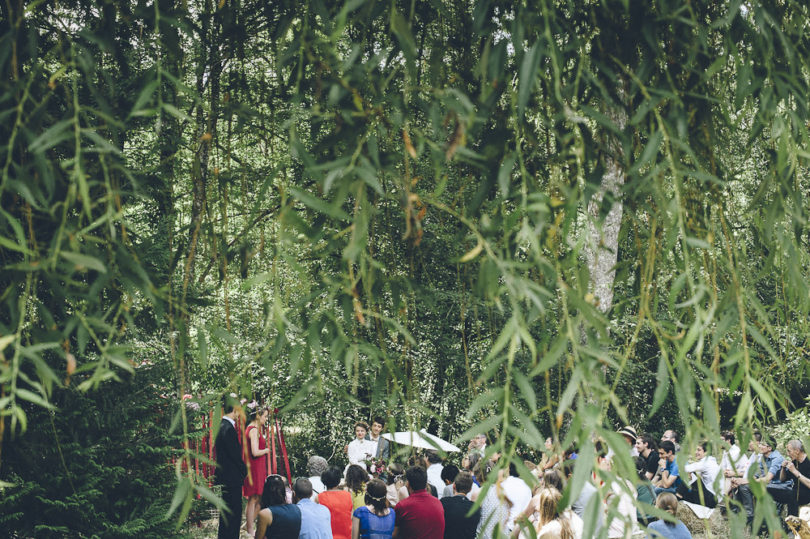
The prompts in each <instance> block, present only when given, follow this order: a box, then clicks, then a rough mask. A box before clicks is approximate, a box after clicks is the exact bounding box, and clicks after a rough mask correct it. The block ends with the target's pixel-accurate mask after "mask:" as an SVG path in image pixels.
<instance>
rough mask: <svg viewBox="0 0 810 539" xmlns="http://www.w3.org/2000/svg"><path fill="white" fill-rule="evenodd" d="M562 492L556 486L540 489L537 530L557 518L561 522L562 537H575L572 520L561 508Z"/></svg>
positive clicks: (563, 538) (572, 538)
mask: <svg viewBox="0 0 810 539" xmlns="http://www.w3.org/2000/svg"><path fill="white" fill-rule="evenodd" d="M561 498H562V494H561V493H560V491H559V490H557V489H556V488H553V487H551V488H549V487H546V488H543V489H541V490H540V502H539V504H538V507H537V511H538V513H539V514H540V518H539V519H538V520H537V531H538V532H539V531H540V529H541V528H542V527H543V526H545V525H546V524H548V523H549V522H552V521H554V520H557V521H558V522H559V523H560V539H574V532H573V530H572V529H571V522H570V521H569V520H568V517H567V516H565V515H564V514H563V513H562V512H560V510H559V505H560V499H561Z"/></svg>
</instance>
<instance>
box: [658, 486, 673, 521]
mask: <svg viewBox="0 0 810 539" xmlns="http://www.w3.org/2000/svg"><path fill="white" fill-rule="evenodd" d="M655 506H656V507H657V508H658V509H661V510H662V511H666V512H667V513H669V514H671V515H672V516H673V517H674V516H675V515H676V514H677V513H678V498H676V497H675V495H674V494H673V493H671V492H662V493H661V494H659V495H658V497H657V498H656V499H655ZM667 524H669V522H667Z"/></svg>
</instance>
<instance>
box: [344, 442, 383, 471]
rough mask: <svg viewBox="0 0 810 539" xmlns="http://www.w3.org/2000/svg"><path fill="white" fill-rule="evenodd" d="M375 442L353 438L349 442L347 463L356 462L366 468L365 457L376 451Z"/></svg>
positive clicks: (371, 455)
mask: <svg viewBox="0 0 810 539" xmlns="http://www.w3.org/2000/svg"><path fill="white" fill-rule="evenodd" d="M376 449H377V444H375V443H374V442H372V441H370V440H358V439H357V438H355V439H354V440H352V441H351V443H349V464H357V465H358V466H362V467H363V469H364V470H365V469H366V463H365V462H364V461H365V460H366V459H369V458H372V457H373V456H374V454H375V453H376Z"/></svg>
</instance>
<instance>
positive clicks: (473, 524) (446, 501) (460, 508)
mask: <svg viewBox="0 0 810 539" xmlns="http://www.w3.org/2000/svg"><path fill="white" fill-rule="evenodd" d="M445 469H446V468H445ZM472 485H473V482H472V474H471V473H470V472H459V473H458V474H456V478H455V480H454V481H453V484H452V489H453V494H452V495H450V496H445V497H444V498H442V499H441V504H442V508H444V539H474V538H475V530H476V528H477V527H478V521H479V520H480V519H481V509H476V510H475V512H473V513H472V514H470V510H471V509H472V507H473V502H471V501H470V500H469V499H468V498H467V494H469V492H470V489H472Z"/></svg>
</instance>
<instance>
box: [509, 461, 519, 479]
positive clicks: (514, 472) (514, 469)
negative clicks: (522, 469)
mask: <svg viewBox="0 0 810 539" xmlns="http://www.w3.org/2000/svg"><path fill="white" fill-rule="evenodd" d="M509 475H511V476H512V477H520V474H519V473H518V469H517V464H515V463H514V462H510V463H509Z"/></svg>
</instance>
